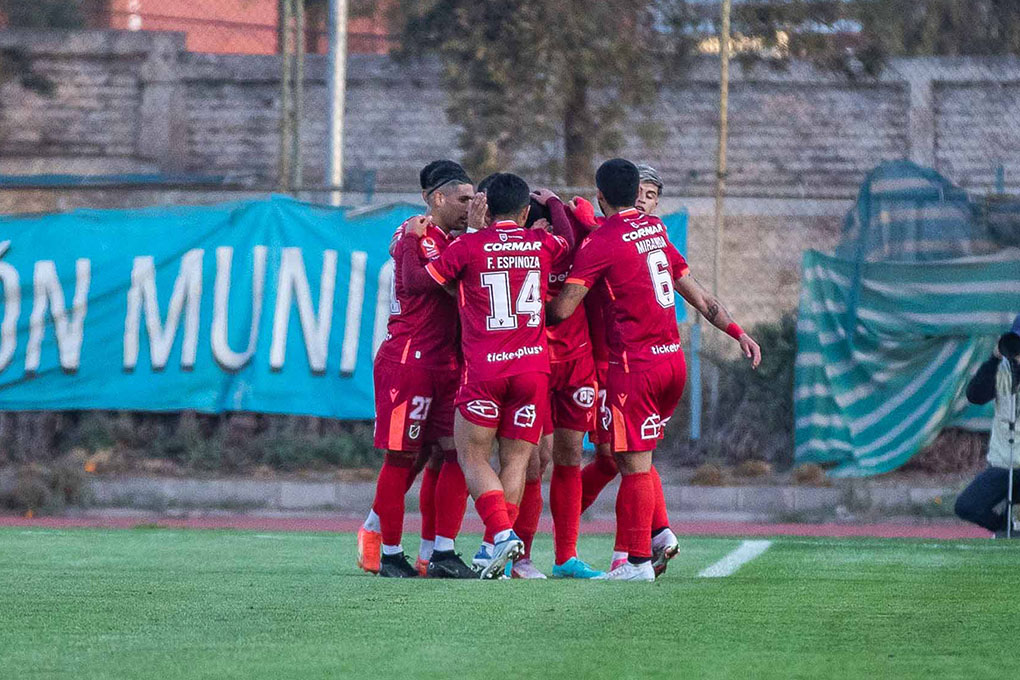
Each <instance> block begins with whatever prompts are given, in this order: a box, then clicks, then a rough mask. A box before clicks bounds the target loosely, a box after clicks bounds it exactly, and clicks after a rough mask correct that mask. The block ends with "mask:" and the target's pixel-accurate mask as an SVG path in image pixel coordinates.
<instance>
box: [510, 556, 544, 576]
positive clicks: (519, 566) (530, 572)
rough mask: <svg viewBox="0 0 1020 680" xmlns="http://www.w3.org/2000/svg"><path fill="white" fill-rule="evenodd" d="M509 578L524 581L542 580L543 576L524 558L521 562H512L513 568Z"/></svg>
mask: <svg viewBox="0 0 1020 680" xmlns="http://www.w3.org/2000/svg"><path fill="white" fill-rule="evenodd" d="M510 577H511V578H525V579H544V578H545V574H543V573H542V572H540V571H539V570H538V568H537V567H536V566H535V565H534V564H532V562H531V560H530V559H528V558H525V559H523V560H517V561H516V562H514V567H513V569H512V570H511V571H510Z"/></svg>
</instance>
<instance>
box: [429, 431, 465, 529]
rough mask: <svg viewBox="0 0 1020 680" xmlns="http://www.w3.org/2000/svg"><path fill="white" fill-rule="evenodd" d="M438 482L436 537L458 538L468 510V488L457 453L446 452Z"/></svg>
mask: <svg viewBox="0 0 1020 680" xmlns="http://www.w3.org/2000/svg"><path fill="white" fill-rule="evenodd" d="M444 454H445V460H444V461H443V467H442V468H440V469H439V480H438V481H437V482H436V535H437V536H442V537H443V538H457V534H459V533H460V526H461V523H462V522H463V521H464V512H465V511H466V510H467V499H468V488H467V482H466V481H465V480H464V471H463V470H461V469H460V464H459V463H458V462H457V452H456V451H445V452H444Z"/></svg>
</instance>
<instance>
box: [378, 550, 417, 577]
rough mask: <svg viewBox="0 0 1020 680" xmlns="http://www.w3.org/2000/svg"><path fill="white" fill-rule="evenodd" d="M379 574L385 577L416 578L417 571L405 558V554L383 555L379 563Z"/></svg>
mask: <svg viewBox="0 0 1020 680" xmlns="http://www.w3.org/2000/svg"><path fill="white" fill-rule="evenodd" d="M379 575H380V576H383V577H385V578H418V572H417V570H415V568H414V566H412V565H411V563H410V562H409V561H408V560H407V555H405V554H404V553H397V554H396V555H383V556H382V559H381V560H380V564H379Z"/></svg>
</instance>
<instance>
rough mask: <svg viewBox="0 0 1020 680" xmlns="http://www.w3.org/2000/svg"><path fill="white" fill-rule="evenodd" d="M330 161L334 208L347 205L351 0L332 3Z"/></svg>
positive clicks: (327, 180)
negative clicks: (346, 110) (346, 119)
mask: <svg viewBox="0 0 1020 680" xmlns="http://www.w3.org/2000/svg"><path fill="white" fill-rule="evenodd" d="M328 84H329V144H327V145H326V146H327V149H328V153H329V157H328V158H327V159H326V172H327V177H326V184H328V185H329V186H331V187H334V189H333V191H331V192H330V194H329V202H330V205H340V203H341V202H342V201H343V186H344V100H345V99H346V95H347V0H329V83H328Z"/></svg>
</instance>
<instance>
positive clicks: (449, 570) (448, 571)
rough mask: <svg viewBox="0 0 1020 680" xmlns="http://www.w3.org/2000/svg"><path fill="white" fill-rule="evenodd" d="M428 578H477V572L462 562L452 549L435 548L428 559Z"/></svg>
mask: <svg viewBox="0 0 1020 680" xmlns="http://www.w3.org/2000/svg"><path fill="white" fill-rule="evenodd" d="M428 575H429V578H471V579H477V578H478V572H476V571H475V570H474V569H472V568H471V567H469V566H468V565H466V564H464V560H462V559H460V555H458V554H457V553H455V552H453V551H452V550H435V551H433V552H432V559H431V560H429V570H428Z"/></svg>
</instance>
